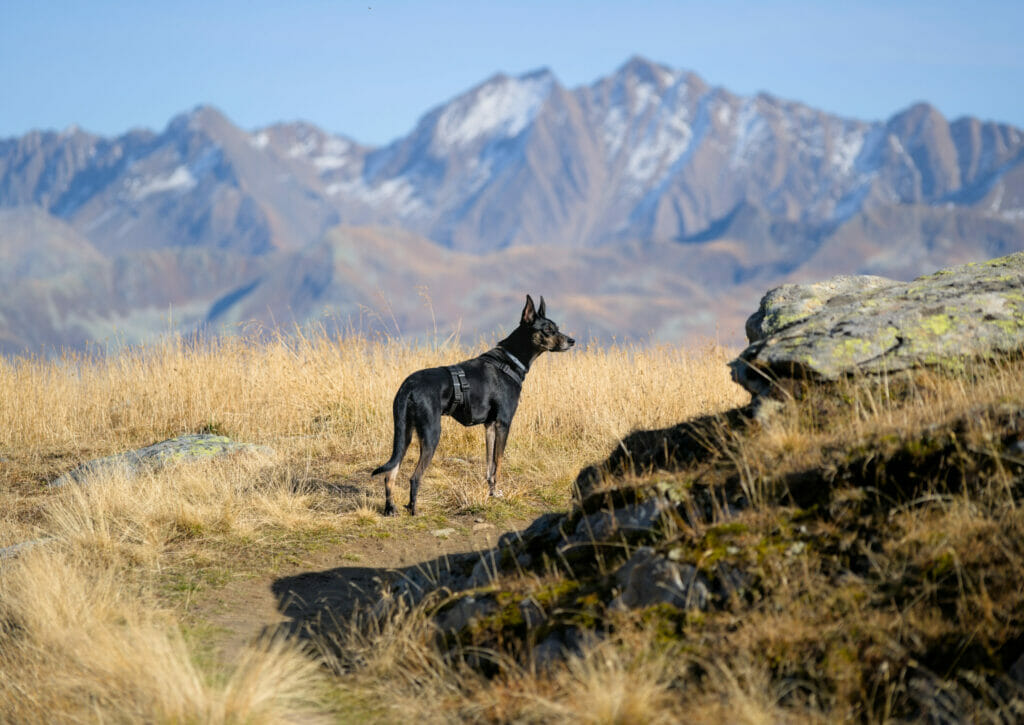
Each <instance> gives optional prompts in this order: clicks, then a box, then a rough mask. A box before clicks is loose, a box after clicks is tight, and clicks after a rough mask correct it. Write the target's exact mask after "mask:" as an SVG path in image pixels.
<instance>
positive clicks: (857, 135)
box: [829, 128, 867, 176]
mask: <svg viewBox="0 0 1024 725" xmlns="http://www.w3.org/2000/svg"><path fill="white" fill-rule="evenodd" d="M843 131H844V132H843V133H840V134H839V135H838V136H837V137H836V139H835V142H834V144H833V146H832V154H831V156H830V157H829V162H830V163H831V164H832V166H833V167H834V168H835V169H836V171H838V172H839V173H840V174H842V175H843V176H849V175H850V174H851V172H852V171H853V167H854V162H855V161H856V160H857V157H858V156H859V155H860V152H861V150H862V149H863V148H864V139H865V136H866V135H867V134H866V132H865V130H864V129H862V128H852V129H843Z"/></svg>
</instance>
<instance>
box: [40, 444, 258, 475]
mask: <svg viewBox="0 0 1024 725" xmlns="http://www.w3.org/2000/svg"><path fill="white" fill-rule="evenodd" d="M237 453H262V454H266V455H272V454H273V450H272V449H271V448H268V447H266V446H256V445H253V444H251V443H239V442H237V441H233V440H231V439H230V438H228V437H227V436H222V435H211V434H208V433H189V434H187V435H181V436H178V437H176V438H171V439H168V440H165V441H161V442H160V443H154V444H153V445H151V446H146V447H145V448H138V449H136V450H134V451H127V452H125V453H119V454H117V455H114V456H107V457H105V458H97V459H95V460H92V461H87V462H85V463H83V464H81V465H80V466H78V467H76V468H74V469H72V470H70V471H68V472H67V473H64V474H63V475H61V476H59V477H58V478H55V479H54V480H52V481H50V486H64V485H66V484H69V483H82V482H83V481H85V480H86V479H87V478H88V477H89V476H92V475H95V474H97V473H101V472H118V471H120V472H124V473H125V474H127V475H135V474H136V473H138V472H139V471H142V470H150V471H155V470H159V469H160V468H163V467H164V466H167V465H171V464H177V463H186V462H190V461H200V460H209V459H212V458H219V457H222V456H227V455H232V454H237Z"/></svg>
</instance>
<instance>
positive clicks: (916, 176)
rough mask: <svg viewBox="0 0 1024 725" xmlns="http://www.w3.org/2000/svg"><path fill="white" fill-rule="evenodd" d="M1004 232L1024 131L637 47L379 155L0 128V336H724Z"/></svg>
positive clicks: (343, 147) (30, 343) (1014, 236)
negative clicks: (836, 94) (822, 103)
mask: <svg viewBox="0 0 1024 725" xmlns="http://www.w3.org/2000/svg"><path fill="white" fill-rule="evenodd" d="M1021 249H1024V132H1022V131H1021V129H1018V128H1015V127H1013V126H1010V125H1007V124H1000V123H995V122H987V121H981V120H978V119H975V118H960V119H956V120H953V121H949V120H947V119H946V118H944V117H943V116H942V114H941V113H939V112H938V111H937V110H936V109H935V108H933V107H931V106H929V105H927V104H924V103H918V104H915V105H911V106H909V107H908V108H907V109H906V110H904V111H901V112H899V113H897V114H896V115H894V116H893V117H892V118H889V119H887V120H884V121H863V120H856V119H848V118H841V117H838V116H835V115H832V114H829V113H826V112H824V111H820V110H816V109H814V108H811V107H808V106H806V105H803V104H801V103H797V102H793V101H787V100H783V99H779V98H776V97H774V96H771V95H769V94H766V93H761V94H758V95H755V96H740V95H736V94H733V93H730V92H729V91H727V90H725V89H723V88H719V87H711V86H709V85H708V84H707V83H705V82H704V81H703V80H702V79H701V78H700V77H698V76H697V75H695V74H693V73H690V72H685V71H680V70H676V69H672V68H669V67H666V66H664V65H660V64H656V63H653V62H650V61H648V60H646V59H643V58H633V59H630V60H629V61H628V62H626V63H625V64H624V65H623V66H621V67H620V68H618V69H617V70H616V71H615V72H613V73H612V74H611V75H609V76H607V77H605V78H602V79H599V80H598V81H596V82H594V83H592V84H590V85H586V86H582V87H578V88H571V89H570V88H566V87H564V86H563V85H562V84H561V83H560V82H559V81H558V79H557V78H556V77H555V76H554V75H553V74H552V73H550V72H548V71H546V70H541V71H536V72H532V73H528V74H526V75H522V76H519V77H509V76H506V75H496V76H493V77H491V78H489V79H487V80H486V81H484V82H483V83H481V84H480V85H478V86H476V87H475V88H472V89H470V90H468V91H467V92H466V93H464V94H462V95H460V96H458V97H456V98H454V99H452V100H450V101H448V102H446V103H443V104H441V105H439V106H437V107H436V108H434V109H432V110H430V111H428V112H427V113H426V114H425V115H423V117H422V118H421V119H420V121H419V123H418V124H417V125H416V127H415V128H414V129H413V130H412V131H411V132H410V133H409V134H408V135H407V136H404V137H402V138H399V139H397V140H395V141H394V142H393V143H391V144H389V145H387V146H384V147H379V148H374V147H370V146H366V145H363V144H360V143H358V142H357V141H356V140H353V139H350V138H346V137H344V136H340V135H336V134H332V133H328V132H326V131H324V130H322V129H320V128H318V127H316V126H314V125H312V124H310V123H305V122H294V123H281V124H276V125H273V126H269V127H266V128H261V129H255V130H243V129H241V128H239V127H238V126H236V125H235V124H234V123H232V122H231V121H230V120H229V119H228V118H227V117H226V116H225V115H224V114H222V113H221V112H220V111H218V110H217V109H215V108H212V107H209V106H200V107H198V108H196V109H194V110H192V111H190V112H188V113H184V114H182V115H180V116H178V117H176V118H174V119H172V120H171V121H170V123H169V124H168V125H167V127H166V128H165V129H164V130H163V131H162V132H159V133H157V132H153V131H149V130H133V131H129V132H127V133H125V134H123V135H121V136H118V137H116V138H104V137H100V136H97V135H94V134H90V133H88V132H86V131H83V130H81V129H79V128H75V127H72V128H69V129H66V130H64V131H61V132H55V131H32V132H30V133H28V134H26V135H24V136H21V137H17V138H9V139H0V351H2V352H5V353H21V352H24V351H36V352H38V351H45V350H47V349H49V350H53V349H56V348H57V347H59V346H68V347H73V348H77V347H82V346H85V345H86V344H88V343H90V342H98V343H103V342H104V341H106V342H107V343H110V342H113V343H115V344H120V343H125V342H128V343H130V342H135V341H139V340H143V339H146V338H147V337H149V336H152V335H153V334H156V333H159V332H161V331H167V330H180V331H192V330H197V329H223V328H224V327H233V326H237V325H244V324H247V323H251V324H255V325H260V326H262V327H269V326H271V325H290V324H292V323H308V322H313V321H317V320H321V321H322V320H329V321H330V324H332V325H336V326H337V327H338V329H340V330H342V331H345V330H348V331H353V330H354V331H362V332H371V333H372V332H378V331H379V332H384V333H387V334H391V335H401V336H410V335H411V336H421V335H424V334H442V335H446V334H449V333H450V332H452V331H453V330H458V331H461V334H462V335H463V336H466V335H478V334H482V335H490V334H493V333H495V332H499V331H501V330H503V329H505V328H507V327H508V326H509V325H510V324H512V323H513V322H514V321H515V318H516V315H517V313H518V310H519V307H520V306H521V301H522V298H523V295H524V293H526V292H531V293H534V294H544V295H545V296H546V298H547V300H548V307H549V309H550V310H551V311H552V314H553V316H555V317H556V318H557V319H558V320H559V321H560V322H561V323H562V324H563V326H564V327H565V328H566V329H568V330H570V331H572V332H574V333H576V335H577V336H580V337H583V338H584V339H587V338H598V339H605V340H607V339H612V338H614V339H618V340H634V339H635V340H671V341H686V340H693V339H695V338H697V337H700V336H717V337H719V338H720V339H721V340H723V341H726V342H736V341H739V340H740V339H741V338H742V330H743V326H742V319H743V317H744V316H745V315H746V314H748V313H749V312H750V311H752V309H753V308H754V306H756V302H757V298H758V296H759V295H760V294H761V293H762V292H763V291H764V290H765V289H766V288H767V287H768V286H771V285H774V284H778V283H781V282H784V281H805V280H809V279H816V278H822V277H826V276H830V275H832V274H838V273H844V274H852V273H870V274H880V275H884V276H889V277H894V278H897V279H907V278H910V277H913V276H916V275H918V274H921V273H924V272H928V271H932V270H934V269H937V268H940V267H944V266H948V265H951V264H955V263H960V262H966V261H971V260H979V259H984V258H988V257H992V256H997V255H1001V254H1006V253H1010V252H1013V251H1018V250H1021Z"/></svg>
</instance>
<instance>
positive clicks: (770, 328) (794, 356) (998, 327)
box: [731, 252, 1024, 396]
mask: <svg viewBox="0 0 1024 725" xmlns="http://www.w3.org/2000/svg"><path fill="white" fill-rule="evenodd" d="M853 279H856V278H853ZM815 288H817V289H819V290H820V291H823V293H822V294H817V295H816V293H815V291H814V290H815ZM830 295H831V296H830ZM748 335H750V336H751V338H752V343H751V345H750V346H749V347H747V349H746V350H744V351H743V353H742V354H741V355H740V356H739V357H738V358H737V359H736V360H734V361H733V362H732V364H731V366H732V373H733V379H734V380H736V382H738V383H739V384H740V385H742V386H743V387H745V388H746V389H747V390H749V391H750V392H751V393H753V394H754V395H755V396H761V395H771V394H772V393H773V392H775V391H776V390H777V389H778V382H779V381H786V380H792V379H801V380H812V381H835V380H838V379H840V378H842V377H844V376H847V375H851V374H855V373H867V374H878V373H886V372H890V373H891V372H897V371H901V370H908V369H911V368H917V367H922V366H931V367H945V368H950V369H957V368H959V367H960V366H962V365H963V364H964V362H965V361H967V360H970V359H985V358H991V357H994V356H997V355H1000V354H1006V353H1013V352H1019V351H1020V350H1021V349H1022V348H1024V252H1019V253H1017V254H1012V255H1009V256H1007V257H1000V258H998V259H993V260H991V261H988V262H984V263H971V264H966V265H963V266H960V267H954V268H951V269H946V270H941V271H939V272H936V273H934V274H931V275H926V276H924V277H919V278H917V279H915V280H914V281H912V282H905V283H892V284H889V283H888V281H886V280H882V279H881V278H877V277H876V278H869V280H868V281H866V283H865V284H863V285H862V286H861V288H860V289H859V291H857V285H856V284H855V283H854V282H853V281H851V279H849V278H848V279H846V280H845V281H843V282H841V283H836V284H834V285H833V284H831V282H825V283H820V284H819V285H817V286H815V285H803V286H789V288H785V287H784V288H780V289H779V290H773V291H772V292H769V293H768V294H767V295H766V296H765V298H764V300H762V303H761V309H760V310H758V312H757V313H756V314H755V315H754V317H752V318H751V321H750V322H748ZM758 335H763V336H762V337H760V338H758V337H757V336H758Z"/></svg>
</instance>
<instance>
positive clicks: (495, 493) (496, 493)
mask: <svg viewBox="0 0 1024 725" xmlns="http://www.w3.org/2000/svg"><path fill="white" fill-rule="evenodd" d="M491 498H505V492H504V491H502V490H501V489H500V488H492V489H491Z"/></svg>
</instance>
